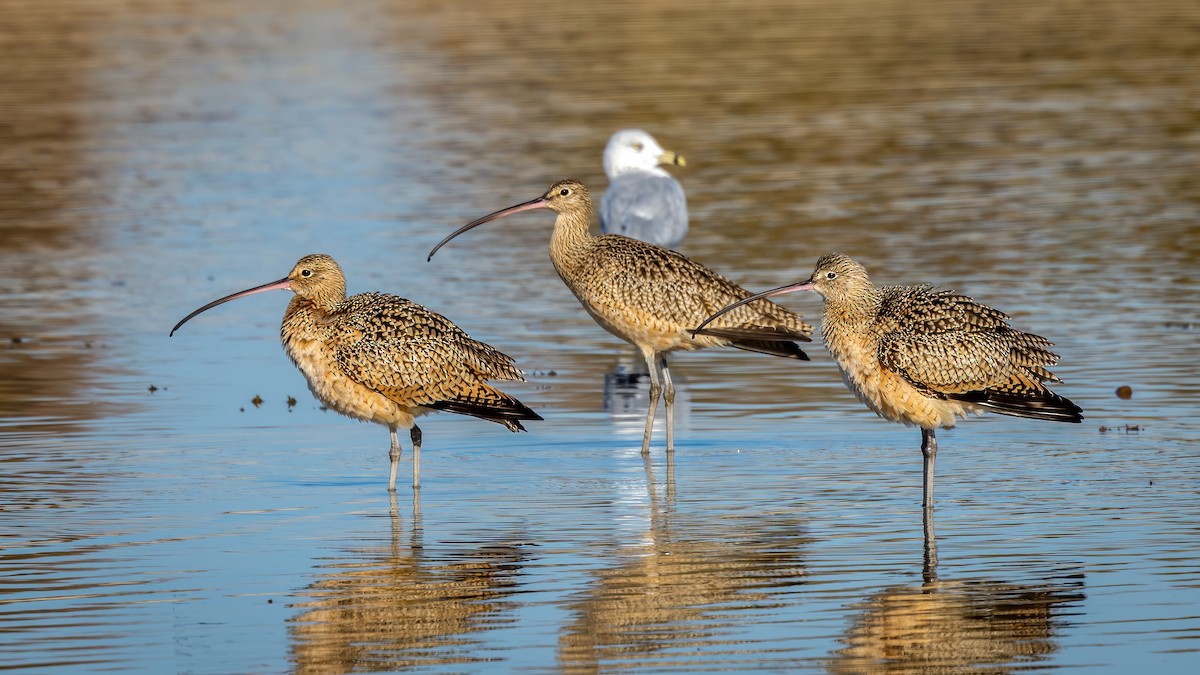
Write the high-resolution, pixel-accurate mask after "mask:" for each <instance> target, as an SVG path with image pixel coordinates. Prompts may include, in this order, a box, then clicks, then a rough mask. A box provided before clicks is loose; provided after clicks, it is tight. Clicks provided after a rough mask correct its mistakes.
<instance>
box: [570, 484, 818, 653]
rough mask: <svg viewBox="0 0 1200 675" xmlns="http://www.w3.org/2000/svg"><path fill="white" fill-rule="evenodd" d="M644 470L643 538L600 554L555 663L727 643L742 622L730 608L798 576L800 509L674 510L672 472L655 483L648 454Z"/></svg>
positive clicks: (764, 602) (753, 604)
mask: <svg viewBox="0 0 1200 675" xmlns="http://www.w3.org/2000/svg"><path fill="white" fill-rule="evenodd" d="M646 471H647V479H648V487H649V488H650V505H649V510H650V518H649V523H650V524H649V531H648V537H646V538H645V539H640V538H639V540H638V543H636V544H630V545H626V546H625V547H623V548H621V549H619V550H617V551H615V552H612V553H611V554H605V558H606V559H610V560H613V561H615V563H614V564H613V565H611V566H610V567H607V568H605V569H601V570H599V571H596V572H594V578H593V579H592V581H591V582H590V583H589V584H588V586H587V589H586V590H585V591H583V592H582V594H581V597H580V598H579V599H578V600H576V601H574V602H572V603H570V604H569V605H568V606H567V609H568V611H569V612H570V614H571V618H570V619H569V620H568V621H567V622H566V623H565V625H564V626H563V629H562V631H563V632H562V636H561V637H560V638H559V663H560V664H561V666H562V669H563V671H564V672H568V673H570V672H595V671H597V670H599V669H600V668H601V666H602V665H603V666H606V667H607V666H613V665H616V666H617V667H619V665H620V664H621V663H625V664H627V665H631V666H632V665H635V664H636V665H637V666H638V667H646V666H653V665H654V663H655V661H654V658H655V656H656V654H659V653H661V656H660V658H662V659H663V661H662V664H664V665H665V664H666V663H667V661H669V660H670V659H672V658H675V657H673V656H670V654H672V653H675V650H678V649H681V648H688V649H702V648H704V647H711V646H717V645H732V644H734V643H735V642H736V641H739V640H742V638H737V639H735V636H734V635H733V632H734V631H735V630H740V629H741V628H744V626H745V623H744V617H741V618H739V617H737V616H735V615H736V614H738V613H739V612H740V613H743V614H744V613H745V612H746V611H754V610H769V609H770V608H771V607H775V606H778V605H779V604H780V603H781V601H780V597H779V596H780V589H785V588H787V587H791V586H798V585H800V584H802V583H804V580H805V575H804V566H803V561H802V556H801V553H800V551H802V550H803V549H804V547H805V545H806V543H807V541H808V537H807V536H806V535H805V534H804V527H803V525H802V523H801V521H800V519H799V518H796V517H793V516H788V515H783V516H781V515H780V514H779V513H765V514H754V515H742V514H740V513H739V514H736V515H730V516H729V517H727V518H720V517H718V518H714V517H713V516H712V514H711V513H699V514H696V515H685V514H681V513H677V512H676V509H675V504H674V495H675V486H674V476H673V475H671V474H668V475H667V480H666V485H665V489H662V490H660V489H659V486H658V485H657V484H656V483H655V482H654V475H653V470H652V467H651V466H650V464H649V462H647V469H646ZM734 607H736V608H737V611H733V610H732V608H734ZM743 638H744V636H743ZM743 647H744V645H743ZM676 656H677V654H676Z"/></svg>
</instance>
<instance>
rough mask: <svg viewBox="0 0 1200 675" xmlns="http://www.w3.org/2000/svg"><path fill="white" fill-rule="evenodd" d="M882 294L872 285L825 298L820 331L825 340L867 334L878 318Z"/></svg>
mask: <svg viewBox="0 0 1200 675" xmlns="http://www.w3.org/2000/svg"><path fill="white" fill-rule="evenodd" d="M882 304H883V294H882V293H881V292H880V290H879V289H878V288H875V287H874V286H872V285H869V284H868V285H864V286H861V287H859V288H855V289H852V290H851V292H849V293H845V294H838V295H836V296H832V297H829V296H827V297H826V298H825V313H824V319H823V321H822V322H821V323H822V325H821V330H822V332H823V333H824V334H825V338H826V340H827V341H828V340H830V339H836V337H838V336H839V335H843V334H849V335H861V334H863V333H865V332H867V331H868V330H869V329H870V327H871V325H872V324H874V323H875V320H876V318H877V317H878V316H879V311H880V307H881V306H882Z"/></svg>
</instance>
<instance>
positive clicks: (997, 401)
mask: <svg viewBox="0 0 1200 675" xmlns="http://www.w3.org/2000/svg"><path fill="white" fill-rule="evenodd" d="M793 291H816V292H817V293H820V294H821V295H822V296H823V297H824V298H825V315H824V319H823V321H822V326H821V330H822V333H823V335H824V337H825V345H826V347H827V348H828V349H829V353H830V354H832V355H833V358H834V359H835V360H836V361H837V364H838V367H839V368H840V369H841V371H842V378H843V379H844V380H845V381H846V385H847V386H848V387H849V388H850V390H851V391H853V392H854V393H855V395H857V396H858V398H859V400H861V401H862V402H863V403H865V404H866V405H867V407H868V408H870V409H871V410H873V411H875V413H876V414H877V415H879V416H880V417H884V418H887V419H889V420H893V421H896V422H902V423H904V424H907V425H915V426H919V427H921V450H922V453H923V454H924V457H925V473H924V503H925V505H926V506H931V505H932V504H933V464H934V459H935V457H936V456H937V439H936V437H935V435H934V430H935V429H937V428H938V427H943V428H945V429H949V428H951V427H953V426H954V423H955V421H956V419H957V418H959V417H964V418H965V417H966V416H967V415H968V414H969V413H980V412H984V411H989V410H990V411H992V412H997V413H1001V414H1004V415H1013V416H1016V417H1029V418H1033V419H1041V420H1052V421H1056V422H1080V421H1082V420H1083V414H1082V413H1083V410H1082V409H1080V407H1079V406H1077V405H1075V404H1074V403H1072V402H1071V401H1069V400H1067V399H1066V398H1063V397H1062V396H1059V395H1058V394H1056V393H1054V392H1053V391H1051V390H1050V389H1049V388H1048V387H1047V386H1046V385H1045V384H1043V383H1044V382H1060V380H1059V379H1058V378H1057V377H1055V376H1054V374H1053V373H1051V372H1050V371H1049V370H1047V367H1048V366H1053V365H1054V364H1056V363H1058V355H1057V354H1055V353H1053V352H1051V351H1050V347H1052V346H1053V344H1052V343H1051V342H1050V341H1049V340H1047V339H1046V338H1044V337H1041V336H1040V335H1033V334H1031V333H1024V332H1022V331H1019V330H1015V329H1013V328H1011V327H1010V326H1009V325H1008V320H1009V317H1008V316H1007V315H1006V314H1004V313H1003V312H1000V311H997V310H995V309H992V308H991V307H988V306H987V305H983V304H981V303H978V302H976V301H974V300H972V299H971V298H969V297H967V296H965V295H959V294H957V293H954V292H953V291H949V290H939V289H935V288H933V287H931V286H928V285H909V286H882V287H878V286H875V285H874V284H872V283H871V280H870V279H869V278H868V277H867V270H866V269H865V268H863V266H862V265H860V264H858V263H856V262H854V261H853V260H851V259H850V258H848V257H846V256H844V255H842V254H840V253H830V254H827V255H824V256H822V257H821V258H820V259H819V260H818V261H817V268H816V270H815V271H814V272H813V274H812V276H811V277H810V278H809V279H808V280H807V281H804V282H801V283H799V284H791V285H788V286H782V287H780V288H776V289H773V290H770V291H765V292H763V293H759V294H758V295H755V296H752V298H766V297H770V296H774V295H781V294H783V293H791V292H793ZM736 306H737V303H735V304H734V305H733V306H731V307H736ZM728 309H730V308H726V310H722V311H721V312H717V313H716V314H714V315H713V316H712V317H710V318H709V319H708V321H711V320H713V319H715V318H716V317H718V316H720V315H722V314H723V313H724V312H725V311H727V310H728ZM708 321H705V324H707V323H708ZM700 328H701V329H702V330H700V332H701V333H704V332H705V331H706V330H707V329H704V324H701V326H700Z"/></svg>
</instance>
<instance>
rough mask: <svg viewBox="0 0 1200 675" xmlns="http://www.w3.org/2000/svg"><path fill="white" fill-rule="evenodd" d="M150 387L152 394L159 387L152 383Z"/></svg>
mask: <svg viewBox="0 0 1200 675" xmlns="http://www.w3.org/2000/svg"><path fill="white" fill-rule="evenodd" d="M149 389H150V393H151V394H153V393H154V392H156V391H158V387H156V386H154V385H153V384H152V385H150V387H149Z"/></svg>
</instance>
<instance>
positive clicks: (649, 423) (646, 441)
mask: <svg viewBox="0 0 1200 675" xmlns="http://www.w3.org/2000/svg"><path fill="white" fill-rule="evenodd" d="M644 356H645V357H646V367H647V368H649V369H650V410H649V411H647V412H646V432H645V433H644V434H642V454H643V455H648V454H650V434H651V433H652V432H653V431H654V413H656V412H658V395H659V394H660V393H662V384H661V383H660V381H659V379H658V359H656V358H655V355H654V354H653V353H646V354H644Z"/></svg>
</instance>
